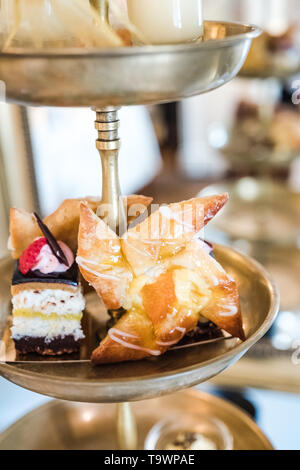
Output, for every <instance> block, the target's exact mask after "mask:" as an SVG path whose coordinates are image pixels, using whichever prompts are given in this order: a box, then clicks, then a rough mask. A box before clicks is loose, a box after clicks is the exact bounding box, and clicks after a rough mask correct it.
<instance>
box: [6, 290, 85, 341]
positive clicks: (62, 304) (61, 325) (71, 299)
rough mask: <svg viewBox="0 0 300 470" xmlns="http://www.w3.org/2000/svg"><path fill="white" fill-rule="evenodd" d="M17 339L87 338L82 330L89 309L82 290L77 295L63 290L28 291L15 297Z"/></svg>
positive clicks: (14, 337) (13, 299) (12, 330)
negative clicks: (86, 306) (86, 307)
mask: <svg viewBox="0 0 300 470" xmlns="http://www.w3.org/2000/svg"><path fill="white" fill-rule="evenodd" d="M12 304H13V326H12V328H11V332H12V337H13V339H16V340H19V339H21V338H22V337H32V338H41V337H43V338H45V342H46V343H47V342H51V341H52V340H53V339H54V338H57V337H60V338H64V337H66V336H70V335H71V336H73V337H74V339H75V341H78V340H80V339H82V338H83V337H84V334H83V332H82V329H81V319H82V312H83V310H84V308H85V301H84V297H83V295H82V293H81V291H80V288H79V289H78V290H77V291H75V292H69V291H65V290H61V289H57V290H53V289H44V290H24V291H22V292H20V293H18V294H17V295H15V296H13V298H12Z"/></svg>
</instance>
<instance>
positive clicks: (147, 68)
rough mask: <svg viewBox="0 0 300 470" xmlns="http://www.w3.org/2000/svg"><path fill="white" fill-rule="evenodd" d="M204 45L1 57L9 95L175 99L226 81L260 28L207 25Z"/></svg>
mask: <svg viewBox="0 0 300 470" xmlns="http://www.w3.org/2000/svg"><path fill="white" fill-rule="evenodd" d="M204 30H205V34H204V40H203V42H198V43H187V44H180V45H170V46H143V47H125V48H121V49H120V48H118V49H101V50H99V49H92V50H91V49H76V50H67V51H66V50H63V49H60V50H54V51H51V52H36V51H27V52H26V53H24V51H21V50H16V51H14V52H13V53H1V54H0V80H2V81H3V82H4V84H5V88H6V99H7V101H9V102H17V103H21V104H26V105H43V106H97V107H104V106H125V105H133V104H150V103H162V102H168V101H176V100H179V99H182V98H187V97H189V96H194V95H199V94H201V93H205V92H207V91H209V90H213V89H214V88H217V87H219V86H221V85H224V84H225V83H227V82H228V81H229V80H231V79H232V78H233V77H234V76H235V75H236V74H237V73H238V72H239V71H240V69H241V67H242V66H243V64H244V62H245V59H246V57H247V54H248V51H249V48H250V45H251V41H252V39H253V38H255V37H257V36H258V35H259V34H260V32H261V31H260V29H259V28H256V27H254V26H248V25H242V24H238V23H224V22H211V21H209V22H205V27H204Z"/></svg>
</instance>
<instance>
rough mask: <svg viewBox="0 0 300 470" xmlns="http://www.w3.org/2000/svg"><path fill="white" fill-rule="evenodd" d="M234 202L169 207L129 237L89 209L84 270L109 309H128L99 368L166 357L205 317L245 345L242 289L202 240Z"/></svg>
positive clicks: (105, 345)
mask: <svg viewBox="0 0 300 470" xmlns="http://www.w3.org/2000/svg"><path fill="white" fill-rule="evenodd" d="M227 200H228V195H227V194H223V195H220V196H213V197H206V198H196V199H191V200H190V201H184V202H181V203H176V204H170V205H169V206H162V207H161V208H160V209H159V210H157V211H156V212H154V213H153V214H152V215H151V216H150V217H148V218H147V219H146V220H144V221H143V222H142V223H140V224H139V225H137V226H136V227H134V228H131V229H129V230H128V231H127V232H126V233H125V234H124V235H123V236H122V237H121V238H119V237H118V236H117V235H116V234H115V233H114V232H113V231H112V230H110V228H109V227H108V226H107V225H106V224H105V223H104V222H103V221H102V220H101V219H99V218H98V217H97V216H96V215H95V213H94V212H93V211H92V210H91V209H90V208H89V207H88V205H87V204H84V203H83V204H81V207H80V225H79V236H78V256H77V263H78V265H79V268H80V271H81V273H82V275H83V277H84V278H85V279H86V281H88V282H89V283H90V284H91V285H92V286H93V287H94V288H95V290H96V292H97V293H98V295H99V296H100V297H101V299H102V300H103V302H104V304H105V306H106V307H107V309H108V310H117V309H120V308H122V309H124V314H123V315H122V317H121V318H120V319H119V320H118V321H117V323H116V325H115V327H114V328H111V329H110V330H109V331H108V334H107V336H106V337H105V339H104V340H103V341H102V342H101V343H100V345H99V347H98V348H97V349H96V350H95V351H94V352H93V354H92V360H93V362H94V363H96V364H103V363H114V362H122V361H132V360H139V359H143V358H146V357H150V356H159V355H161V354H163V353H165V352H166V351H167V350H168V349H169V348H170V347H171V346H172V345H174V344H176V343H178V342H179V341H180V340H181V339H182V338H183V336H184V335H185V334H186V333H188V332H190V331H192V330H193V329H194V328H195V327H196V326H197V323H198V321H199V318H200V317H205V318H206V319H208V320H210V321H212V322H213V323H215V324H216V325H217V326H218V327H220V328H222V329H224V330H225V331H226V332H228V333H229V334H231V335H232V336H235V337H239V338H240V339H242V340H244V339H245V336H244V331H243V326H242V317H241V311H240V306H239V296H238V290H237V286H236V283H235V281H234V279H232V278H231V277H230V276H229V275H228V274H227V273H226V272H225V270H224V269H223V268H222V266H221V265H220V264H219V263H218V262H217V261H216V260H215V259H214V258H213V257H212V256H211V255H210V253H209V250H208V249H207V245H206V243H204V242H203V241H201V240H200V239H199V232H200V231H201V229H202V228H203V227H204V226H205V225H206V224H207V223H208V222H209V221H210V220H211V219H212V218H213V217H214V216H215V215H216V214H217V212H218V211H219V210H220V209H221V208H222V207H223V206H224V204H225V203H226V202H227Z"/></svg>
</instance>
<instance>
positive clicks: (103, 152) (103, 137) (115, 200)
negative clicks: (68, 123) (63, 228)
mask: <svg viewBox="0 0 300 470" xmlns="http://www.w3.org/2000/svg"><path fill="white" fill-rule="evenodd" d="M95 111H96V122H95V128H96V130H97V131H98V140H97V142H96V146H97V149H98V151H99V153H100V157H101V162H102V201H101V205H100V206H99V208H98V210H97V215H98V216H99V217H101V219H103V220H104V221H105V222H106V223H107V224H108V225H109V226H110V228H111V229H112V230H113V231H115V232H118V233H119V234H120V235H121V234H122V233H123V232H125V230H126V216H125V209H124V206H123V204H120V201H121V189H120V182H119V149H120V145H121V143H120V139H119V127H120V121H119V119H118V108H113V107H109V108H103V109H95Z"/></svg>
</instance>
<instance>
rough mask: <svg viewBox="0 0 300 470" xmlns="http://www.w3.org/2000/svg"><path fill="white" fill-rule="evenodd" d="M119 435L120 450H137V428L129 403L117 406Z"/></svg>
mask: <svg viewBox="0 0 300 470" xmlns="http://www.w3.org/2000/svg"><path fill="white" fill-rule="evenodd" d="M117 435H118V444H119V448H120V450H136V449H137V446H138V435H137V426H136V421H135V417H134V414H133V412H132V408H131V406H130V404H129V403H119V404H118V405H117Z"/></svg>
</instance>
